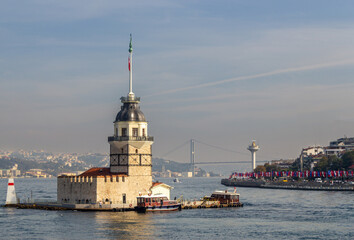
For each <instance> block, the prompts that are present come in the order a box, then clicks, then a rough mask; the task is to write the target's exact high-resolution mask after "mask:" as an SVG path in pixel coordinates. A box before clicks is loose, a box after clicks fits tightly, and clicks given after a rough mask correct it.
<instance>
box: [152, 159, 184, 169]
mask: <svg viewBox="0 0 354 240" xmlns="http://www.w3.org/2000/svg"><path fill="white" fill-rule="evenodd" d="M163 166H164V168H165V171H166V170H170V171H171V172H188V171H190V164H189V163H178V162H174V161H170V160H166V159H162V158H153V159H152V171H153V172H162V168H163Z"/></svg>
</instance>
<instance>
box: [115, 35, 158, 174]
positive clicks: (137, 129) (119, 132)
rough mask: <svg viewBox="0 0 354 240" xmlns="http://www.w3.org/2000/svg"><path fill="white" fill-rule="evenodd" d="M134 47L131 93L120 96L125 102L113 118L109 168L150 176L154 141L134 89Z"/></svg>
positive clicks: (129, 63)
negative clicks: (149, 133)
mask: <svg viewBox="0 0 354 240" xmlns="http://www.w3.org/2000/svg"><path fill="white" fill-rule="evenodd" d="M132 59H133V47H132V36H131V35H130V43H129V58H128V69H129V93H128V96H127V97H121V98H120V100H121V102H122V104H123V105H122V106H121V109H120V111H119V112H118V114H117V116H116V119H115V121H114V135H113V136H111V137H108V142H109V144H110V170H111V172H114V173H125V174H128V175H135V174H137V175H150V176H151V145H152V143H153V137H151V136H149V135H148V123H147V121H146V119H145V115H144V113H143V112H142V111H141V110H140V106H139V103H140V98H139V97H135V94H134V93H133V87H132V85H133V79H132V71H133V61H132Z"/></svg>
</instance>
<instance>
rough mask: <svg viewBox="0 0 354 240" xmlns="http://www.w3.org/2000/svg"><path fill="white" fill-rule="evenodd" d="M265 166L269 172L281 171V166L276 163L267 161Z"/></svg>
mask: <svg viewBox="0 0 354 240" xmlns="http://www.w3.org/2000/svg"><path fill="white" fill-rule="evenodd" d="M264 167H265V168H266V171H267V172H272V171H280V168H279V167H278V165H275V164H269V163H265V164H264Z"/></svg>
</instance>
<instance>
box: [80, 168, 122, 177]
mask: <svg viewBox="0 0 354 240" xmlns="http://www.w3.org/2000/svg"><path fill="white" fill-rule="evenodd" d="M104 176H127V174H125V173H111V171H110V169H109V168H91V169H89V170H87V171H86V172H83V173H81V174H80V175H79V177H104Z"/></svg>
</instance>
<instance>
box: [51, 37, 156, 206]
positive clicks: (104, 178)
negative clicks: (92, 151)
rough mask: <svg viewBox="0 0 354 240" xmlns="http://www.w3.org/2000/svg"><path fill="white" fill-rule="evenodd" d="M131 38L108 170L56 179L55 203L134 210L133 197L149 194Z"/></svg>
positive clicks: (148, 156) (147, 140)
mask: <svg viewBox="0 0 354 240" xmlns="http://www.w3.org/2000/svg"><path fill="white" fill-rule="evenodd" d="M132 53H133V48H132V38H131V36H130V44H129V61H128V67H129V93H128V95H127V97H121V103H122V106H121V109H120V111H119V112H118V114H117V116H116V119H115V121H114V134H113V136H110V137H108V142H109V144H110V166H109V167H108V168H91V169H89V170H87V171H86V172H84V173H82V174H80V175H79V176H59V177H58V182H57V184H58V186H57V187H58V194H57V198H58V199H57V200H58V203H62V204H92V203H95V204H100V205H101V204H111V206H112V207H125V206H129V207H132V206H136V203H137V200H136V197H137V196H139V195H146V194H148V193H151V188H152V187H153V182H152V172H151V170H152V144H153V140H154V139H153V137H152V136H149V135H148V122H147V121H146V119H145V116H144V114H143V112H142V111H141V110H140V106H139V103H140V98H139V97H136V96H135V94H134V93H133V90H132V70H133V66H132Z"/></svg>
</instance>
